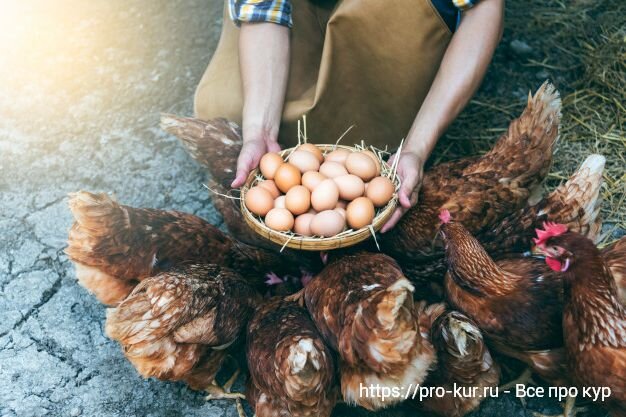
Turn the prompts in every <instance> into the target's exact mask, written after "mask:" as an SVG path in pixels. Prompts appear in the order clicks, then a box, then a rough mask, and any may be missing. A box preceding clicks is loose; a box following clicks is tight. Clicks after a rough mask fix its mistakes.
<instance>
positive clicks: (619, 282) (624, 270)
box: [601, 237, 626, 306]
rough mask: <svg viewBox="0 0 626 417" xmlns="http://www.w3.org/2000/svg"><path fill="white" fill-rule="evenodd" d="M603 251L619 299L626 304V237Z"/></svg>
mask: <svg viewBox="0 0 626 417" xmlns="http://www.w3.org/2000/svg"><path fill="white" fill-rule="evenodd" d="M601 253H602V258H603V259H604V263H605V264H606V266H607V267H608V268H609V270H610V271H611V275H612V276H613V279H614V280H615V284H616V286H617V295H618V297H619V300H620V302H621V303H622V304H623V305H625V306H626V237H622V238H621V239H620V240H617V241H615V242H613V243H611V244H610V245H608V246H607V247H605V248H604V249H602V251H601Z"/></svg>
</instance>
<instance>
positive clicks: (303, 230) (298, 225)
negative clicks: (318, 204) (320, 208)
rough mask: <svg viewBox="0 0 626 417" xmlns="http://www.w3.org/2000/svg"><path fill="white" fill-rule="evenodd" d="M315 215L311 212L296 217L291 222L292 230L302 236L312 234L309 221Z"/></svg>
mask: <svg viewBox="0 0 626 417" xmlns="http://www.w3.org/2000/svg"><path fill="white" fill-rule="evenodd" d="M313 217H315V214H313V213H304V214H301V215H299V216H298V217H296V221H295V222H294V224H293V231H294V232H296V233H298V234H299V235H303V236H312V235H313V233H312V232H311V221H312V220H313Z"/></svg>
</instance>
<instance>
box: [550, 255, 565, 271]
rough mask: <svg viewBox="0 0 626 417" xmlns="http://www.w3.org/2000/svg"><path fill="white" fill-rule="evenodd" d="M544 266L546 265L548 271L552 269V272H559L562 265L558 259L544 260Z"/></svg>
mask: <svg viewBox="0 0 626 417" xmlns="http://www.w3.org/2000/svg"><path fill="white" fill-rule="evenodd" d="M546 264H548V266H549V267H550V269H552V270H553V271H556V272H561V268H562V265H561V261H559V260H558V259H554V258H546Z"/></svg>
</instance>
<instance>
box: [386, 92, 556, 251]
mask: <svg viewBox="0 0 626 417" xmlns="http://www.w3.org/2000/svg"><path fill="white" fill-rule="evenodd" d="M560 112H561V100H560V98H559V94H558V92H557V91H556V90H555V89H554V87H553V86H552V85H551V84H549V83H544V84H543V85H542V86H541V88H539V90H538V91H537V93H536V94H535V95H534V96H532V97H530V96H529V99H528V105H527V107H526V109H525V110H524V112H523V113H522V115H521V116H520V117H519V118H518V119H515V120H513V121H512V122H511V124H510V125H509V129H508V131H507V133H505V134H504V135H503V136H502V137H501V138H500V139H499V140H498V142H497V143H496V144H495V146H494V147H493V148H492V149H491V150H490V151H489V152H487V153H486V154H485V155H483V156H482V157H480V158H478V159H476V160H475V161H473V162H471V163H466V164H465V165H464V166H463V169H462V170H459V169H458V168H456V166H455V165H454V164H451V165H448V168H450V169H445V167H444V168H442V169H434V170H432V171H431V172H427V173H426V174H425V176H424V182H423V185H422V188H421V191H420V196H419V199H418V201H419V203H418V204H417V205H416V206H415V207H414V208H413V209H411V210H409V211H408V212H407V213H406V215H405V216H404V217H403V218H402V219H401V220H400V223H399V224H398V225H397V226H396V227H394V229H393V230H391V231H390V232H389V233H386V234H385V235H384V239H383V247H384V250H385V251H387V252H388V253H391V254H393V255H394V257H396V258H397V259H400V260H402V262H404V260H406V261H410V262H414V261H420V260H422V259H423V258H424V257H428V256H432V255H433V254H434V255H437V254H440V251H441V248H440V247H437V246H436V245H434V243H433V241H434V239H435V235H436V233H437V229H438V219H437V214H438V213H439V212H440V210H442V209H444V208H445V209H448V210H449V211H450V213H451V214H452V216H453V217H454V218H455V219H456V220H457V221H460V222H462V223H463V224H464V225H465V226H466V227H467V228H468V229H469V230H470V231H471V232H472V233H476V232H478V231H480V230H482V229H484V228H485V227H489V226H492V225H494V224H496V222H497V221H499V220H500V219H501V218H502V217H504V216H505V215H507V214H509V213H511V212H513V211H515V210H518V209H520V208H522V207H523V205H524V204H525V203H526V201H527V200H528V198H529V196H530V195H531V194H532V193H533V192H534V190H535V189H536V188H537V187H538V186H539V184H540V183H541V181H542V180H543V178H544V177H545V175H546V174H547V173H548V170H549V168H550V164H551V161H552V149H553V146H554V143H555V142H556V140H557V138H558V130H559V122H560V118H561V113H560ZM433 249H435V250H433Z"/></svg>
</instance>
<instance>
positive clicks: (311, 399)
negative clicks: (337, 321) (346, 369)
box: [246, 297, 337, 417]
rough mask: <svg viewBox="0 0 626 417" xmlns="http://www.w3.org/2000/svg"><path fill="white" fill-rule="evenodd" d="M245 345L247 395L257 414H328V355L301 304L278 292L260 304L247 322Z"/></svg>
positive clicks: (331, 370) (332, 398)
mask: <svg viewBox="0 0 626 417" xmlns="http://www.w3.org/2000/svg"><path fill="white" fill-rule="evenodd" d="M246 350H247V358H248V364H249V368H250V382H249V384H248V392H247V394H246V397H247V398H248V401H250V403H251V404H252V406H253V408H254V409H255V414H256V415H257V416H259V417H275V416H293V417H299V416H303V417H304V416H330V412H331V411H332V409H333V407H334V405H335V402H336V397H337V389H336V380H335V367H334V363H333V357H332V353H331V351H330V349H329V348H328V347H327V346H326V345H325V344H324V341H323V340H322V337H321V335H320V334H319V333H318V331H317V329H316V328H315V325H314V324H313V322H312V321H311V318H310V317H309V315H308V313H307V311H306V310H305V309H304V308H303V307H300V306H299V305H298V304H296V303H295V302H292V301H284V300H281V299H280V298H278V297H276V298H274V299H272V300H271V301H269V302H268V303H266V304H264V305H262V306H261V307H260V308H259V309H258V310H257V311H256V313H255V314H254V317H253V318H252V320H251V321H250V323H249V325H248V335H247V349H246Z"/></svg>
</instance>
